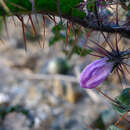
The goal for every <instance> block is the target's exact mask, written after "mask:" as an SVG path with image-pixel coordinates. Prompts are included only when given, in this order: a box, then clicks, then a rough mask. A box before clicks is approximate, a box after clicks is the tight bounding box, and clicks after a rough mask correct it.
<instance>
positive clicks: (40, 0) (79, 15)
mask: <svg viewBox="0 0 130 130" xmlns="http://www.w3.org/2000/svg"><path fill="white" fill-rule="evenodd" d="M3 2H4V5H3V4H1V3H0V16H16V15H19V16H21V15H29V14H30V13H31V14H36V13H40V14H43V15H53V16H59V17H60V18H65V19H67V20H69V21H71V22H73V23H77V24H79V25H81V26H83V27H85V28H90V29H93V30H97V31H103V32H109V33H115V32H117V33H120V34H122V35H123V36H124V37H127V38H130V37H129V36H130V27H128V26H127V27H126V26H123V25H116V24H113V23H101V25H102V26H100V25H99V21H100V19H99V21H97V20H96V19H95V18H91V17H89V16H86V14H85V12H83V11H81V10H80V9H78V8H77V6H78V5H79V4H80V3H81V2H83V0H26V1H25V0H3ZM6 7H8V10H9V11H7V9H5V8H6ZM95 20H96V21H95ZM126 22H127V21H126Z"/></svg>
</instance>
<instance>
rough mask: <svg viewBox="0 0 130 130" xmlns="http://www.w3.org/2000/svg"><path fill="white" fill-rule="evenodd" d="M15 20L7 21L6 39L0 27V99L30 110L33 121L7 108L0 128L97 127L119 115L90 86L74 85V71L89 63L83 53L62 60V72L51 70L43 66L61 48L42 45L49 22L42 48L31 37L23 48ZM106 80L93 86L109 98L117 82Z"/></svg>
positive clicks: (58, 129)
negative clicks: (97, 85)
mask: <svg viewBox="0 0 130 130" xmlns="http://www.w3.org/2000/svg"><path fill="white" fill-rule="evenodd" d="M9 22H10V21H9ZM16 24H17V25H16V26H17V27H16V26H13V27H12V23H8V31H9V39H8V38H7V33H4V32H3V33H2V38H3V39H4V40H3V41H4V44H2V43H3V42H2V43H1V44H0V46H1V47H0V105H1V107H2V106H4V107H5V108H7V107H9V106H15V105H21V106H23V107H24V108H25V109H27V110H29V112H30V114H31V115H32V117H31V119H34V125H33V127H32V128H30V127H29V124H30V118H27V117H26V116H25V115H23V114H21V113H19V112H12V113H9V114H7V115H6V117H5V118H4V119H1V120H0V130H89V129H91V128H90V126H91V127H96V126H97V127H98V124H100V123H101V124H103V125H105V126H106V127H107V126H108V125H109V124H111V123H114V122H115V121H116V120H117V119H118V118H119V115H118V113H116V112H115V111H114V110H113V109H112V106H111V104H110V103H109V101H108V99H106V98H104V97H103V96H102V95H100V94H99V93H98V92H97V91H96V90H86V89H82V88H80V86H79V82H78V78H79V74H80V71H81V68H82V66H85V65H86V64H88V63H90V61H91V58H90V57H89V56H87V57H85V58H82V57H80V56H77V55H74V56H73V57H72V58H71V59H70V60H69V61H67V62H68V63H67V64H68V65H69V68H68V70H66V71H67V73H66V74H65V75H63V74H58V73H56V72H53V70H49V69H50V68H49V66H51V65H50V64H49V63H50V62H51V61H53V60H55V58H56V57H60V58H61V59H63V60H64V59H65V55H64V54H63V53H62V52H61V46H62V45H61V46H60V45H55V46H53V47H48V45H47V42H48V39H49V37H50V35H51V33H50V26H48V28H47V30H46V31H47V32H46V34H47V35H46V44H45V47H44V49H43V48H41V47H39V46H38V42H37V41H35V42H33V43H32V42H30V41H28V50H27V52H25V50H24V46H23V45H24V42H23V38H22V34H21V33H20V29H21V26H20V23H17V22H16ZM86 59H87V60H86ZM65 62H66V61H65ZM52 73H53V75H51V74H52ZM111 81H113V79H112V78H108V79H107V80H106V81H105V82H104V83H103V84H102V85H101V86H100V87H99V88H101V90H102V91H104V93H106V94H107V95H109V96H110V97H113V98H114V97H116V96H117V95H118V94H119V92H120V91H121V89H122V88H121V85H120V84H119V80H118V79H117V78H115V76H114V82H113V83H111ZM127 85H128V84H127ZM97 122H98V123H97ZM127 126H128V125H127V123H125V124H124V123H123V122H122V123H120V127H122V128H123V129H124V130H125V129H127V128H126V127H127ZM101 129H105V128H101Z"/></svg>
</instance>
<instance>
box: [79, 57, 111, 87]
mask: <svg viewBox="0 0 130 130" xmlns="http://www.w3.org/2000/svg"><path fill="white" fill-rule="evenodd" d="M107 60H108V59H107V58H106V57H105V58H101V59H99V60H96V61H94V62H92V63H91V64H89V65H88V66H86V67H85V69H84V70H83V71H82V73H81V75H80V86H81V87H83V88H89V89H91V88H95V87H97V86H98V85H99V84H100V83H102V82H103V81H104V80H105V79H106V77H107V76H108V75H109V73H110V72H111V71H112V68H113V63H112V62H108V61H107Z"/></svg>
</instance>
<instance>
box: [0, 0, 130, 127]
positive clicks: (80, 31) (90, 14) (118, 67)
mask: <svg viewBox="0 0 130 130" xmlns="http://www.w3.org/2000/svg"><path fill="white" fill-rule="evenodd" d="M31 14H35V18H36V19H37V14H40V15H41V17H42V19H43V36H44V38H43V39H45V36H46V35H47V34H46V33H45V19H46V17H48V18H49V19H50V20H51V21H53V22H54V28H53V29H52V32H53V33H54V37H52V39H51V45H53V44H54V43H55V42H56V41H59V40H63V41H64V43H65V46H68V47H69V58H70V57H71V55H72V54H74V53H76V54H78V55H80V56H86V55H88V54H89V55H93V56H97V57H98V59H97V60H95V61H93V62H92V63H91V64H89V65H87V66H86V67H85V68H84V69H83V71H82V72H81V76H80V85H81V87H83V88H85V89H87V88H89V89H92V88H96V89H97V90H98V91H99V92H100V93H101V94H103V93H102V92H101V91H100V90H99V89H98V86H100V84H101V83H102V82H103V81H104V80H105V79H106V78H107V77H108V76H109V75H111V73H113V72H116V73H117V74H118V76H119V79H120V80H122V78H123V77H124V79H126V78H127V74H128V73H129V66H130V65H129V57H130V49H129V47H128V45H127V46H126V48H125V49H121V48H120V46H119V41H120V39H122V37H125V38H128V39H130V1H129V0H26V1H25V0H1V1H0V16H1V17H3V20H4V23H5V25H7V23H6V18H5V17H6V16H12V17H14V16H16V17H17V18H18V19H19V20H20V22H21V29H22V31H23V39H24V43H25V49H26V45H27V44H26V37H25V30H26V26H25V21H24V15H26V16H28V19H29V21H30V23H31V25H32V30H33V32H34V33H37V32H38V31H39V30H36V28H35V25H34V23H33V19H32V16H31ZM55 16H58V17H59V19H60V20H58V21H56V18H55ZM59 21H60V22H59ZM6 27H7V26H6ZM94 31H99V32H100V35H102V36H103V38H104V42H105V43H106V44H107V45H108V46H109V49H106V48H105V47H103V45H102V44H100V40H99V41H95V40H91V39H89V38H90V37H91V34H92V32H94ZM84 34H85V35H86V40H85V43H86V44H85V45H83V46H82V45H78V44H77V41H79V39H81V38H82V35H84ZM111 34H115V36H114V39H115V42H112V41H111V38H110V37H109V36H110V35H111ZM43 41H44V40H43ZM88 41H91V44H94V45H96V46H91V45H90V44H88ZM43 44H44V43H43ZM114 44H115V45H114ZM122 44H123V43H122ZM64 52H67V53H68V50H64ZM95 53H96V54H95ZM124 71H126V72H127V74H126V72H124ZM121 75H123V77H122V76H121ZM129 93H130V90H129V88H127V89H124V90H123V91H122V92H121V94H120V95H119V96H118V97H117V98H116V99H115V100H113V99H111V98H110V97H108V96H107V95H105V94H103V95H104V96H106V97H107V98H108V99H110V100H111V101H112V102H113V104H114V107H115V108H116V109H117V110H118V111H119V112H120V113H121V114H125V116H122V119H124V120H126V121H127V122H128V123H129V121H128V120H127V118H126V116H127V114H128V113H129V111H130V94H129ZM119 121H120V120H119ZM119 121H118V122H117V123H115V124H116V125H117V124H118V123H119Z"/></svg>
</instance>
